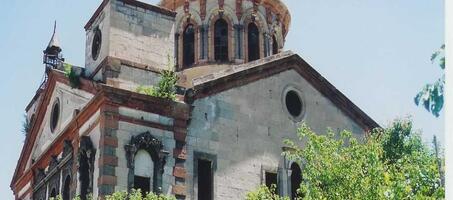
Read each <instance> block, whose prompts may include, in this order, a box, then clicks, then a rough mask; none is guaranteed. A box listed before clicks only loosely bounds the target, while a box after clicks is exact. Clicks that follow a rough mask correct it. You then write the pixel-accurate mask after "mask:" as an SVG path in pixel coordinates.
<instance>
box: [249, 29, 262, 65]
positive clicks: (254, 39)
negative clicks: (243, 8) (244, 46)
mask: <svg viewBox="0 0 453 200" xmlns="http://www.w3.org/2000/svg"><path fill="white" fill-rule="evenodd" d="M247 39H248V53H249V61H254V60H258V59H259V58H260V33H259V31H258V27H256V25H255V24H254V23H250V24H249V26H248V37H247Z"/></svg>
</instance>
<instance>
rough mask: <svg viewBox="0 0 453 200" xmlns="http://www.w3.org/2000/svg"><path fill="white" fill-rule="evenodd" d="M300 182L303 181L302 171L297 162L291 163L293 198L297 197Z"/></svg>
mask: <svg viewBox="0 0 453 200" xmlns="http://www.w3.org/2000/svg"><path fill="white" fill-rule="evenodd" d="M300 183H302V171H301V170H300V167H299V165H298V164H297V163H293V164H292V165H291V199H296V197H297V189H299V186H300Z"/></svg>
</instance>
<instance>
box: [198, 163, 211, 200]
mask: <svg viewBox="0 0 453 200" xmlns="http://www.w3.org/2000/svg"><path fill="white" fill-rule="evenodd" d="M212 174H213V171H212V162H211V161H208V160H201V159H198V200H212V199H213V188H214V184H213V175H212Z"/></svg>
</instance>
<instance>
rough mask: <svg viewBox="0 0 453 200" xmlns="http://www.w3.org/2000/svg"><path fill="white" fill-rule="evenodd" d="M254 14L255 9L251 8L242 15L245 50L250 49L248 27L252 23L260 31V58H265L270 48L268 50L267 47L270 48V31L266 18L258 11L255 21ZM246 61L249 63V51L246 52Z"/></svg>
mask: <svg viewBox="0 0 453 200" xmlns="http://www.w3.org/2000/svg"><path fill="white" fill-rule="evenodd" d="M252 13H253V8H249V9H247V10H246V11H245V12H244V14H243V15H242V18H241V24H244V42H243V44H244V45H243V49H248V46H249V41H248V37H247V36H248V35H249V33H248V26H249V24H250V23H254V24H255V25H256V27H258V30H259V33H260V34H259V51H260V56H259V57H260V58H264V57H265V55H266V50H267V49H268V48H266V47H267V46H269V45H268V44H269V38H266V37H268V35H269V34H268V32H269V29H268V25H267V21H266V18H265V17H264V16H263V15H262V14H261V13H260V12H259V11H258V12H256V17H255V19H252ZM244 53H245V59H246V61H249V60H250V59H249V55H248V54H249V53H248V51H245V52H244Z"/></svg>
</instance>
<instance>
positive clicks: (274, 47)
mask: <svg viewBox="0 0 453 200" xmlns="http://www.w3.org/2000/svg"><path fill="white" fill-rule="evenodd" d="M277 53H278V43H277V39H276V38H275V35H274V36H272V54H277Z"/></svg>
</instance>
